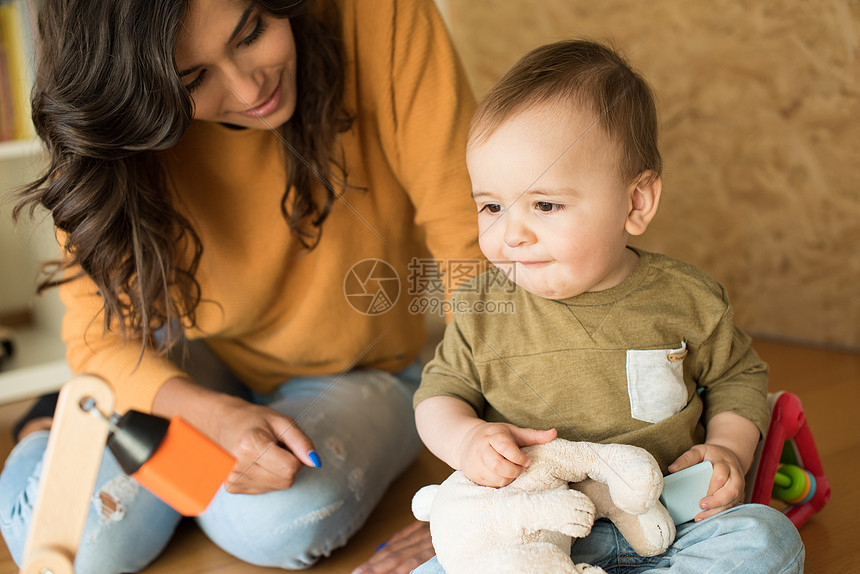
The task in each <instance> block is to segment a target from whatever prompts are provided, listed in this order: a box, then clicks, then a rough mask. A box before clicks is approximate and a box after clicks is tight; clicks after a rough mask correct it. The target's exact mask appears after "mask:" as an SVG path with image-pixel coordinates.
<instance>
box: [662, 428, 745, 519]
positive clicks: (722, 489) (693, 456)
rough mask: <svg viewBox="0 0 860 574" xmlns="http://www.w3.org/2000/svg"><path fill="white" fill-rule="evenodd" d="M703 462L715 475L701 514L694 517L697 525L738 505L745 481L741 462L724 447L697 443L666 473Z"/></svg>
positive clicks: (709, 486)
mask: <svg viewBox="0 0 860 574" xmlns="http://www.w3.org/2000/svg"><path fill="white" fill-rule="evenodd" d="M705 460H707V461H710V462H711V464H712V465H713V466H714V474H713V475H712V476H711V482H710V484H709V485H708V494H707V496H705V497H704V498H703V499H702V500H700V501H699V507H700V508H701V509H702V510H704V512H700V513H699V514H697V515H696V517H695V520H696V522H699V521H701V520H704V519H705V518H707V517H709V516H713V515H714V514H717V513H719V512H722V511H723V510H728V509H729V508H732V507H733V506H737V505H738V504H740V503H741V502H743V497H744V487H745V479H744V471H743V470H742V468H741V463H740V461H738V457H737V456H736V455H735V453H733V452H732V451H731V450H730V449H728V448H726V447H724V446H718V445H713V444H698V445H696V446H694V447H693V448H691V449H690V450H688V451H687V452H685V453H684V454H682V455H681V456H680V457H678V460H676V461H675V462H673V463H672V464H671V465H669V472H678V471H679V470H683V469H685V468H687V467H689V466H693V465H694V464H698V463H700V462H702V461H705Z"/></svg>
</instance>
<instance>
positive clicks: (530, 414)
mask: <svg viewBox="0 0 860 574" xmlns="http://www.w3.org/2000/svg"><path fill="white" fill-rule="evenodd" d="M657 124H658V120H657V114H656V108H655V105H654V101H653V96H652V93H651V89H650V88H649V86H648V84H647V83H646V82H645V81H644V80H643V79H642V78H641V77H640V76H639V75H638V74H637V73H636V72H634V71H633V70H632V69H631V68H630V67H629V65H628V64H627V63H626V62H625V61H624V59H623V58H621V57H620V56H619V55H618V54H616V53H615V52H613V51H612V50H611V49H609V48H607V47H605V46H602V45H600V44H596V43H593V42H586V41H567V42H560V43H556V44H552V45H549V46H544V47H541V48H538V49H536V50H534V51H533V52H531V53H530V54H528V55H526V56H525V57H524V58H523V59H522V60H521V61H520V62H519V63H517V64H516V65H515V66H514V68H513V69H512V70H511V71H510V72H508V74H506V75H505V77H504V78H502V80H501V81H500V82H499V83H498V84H497V85H496V86H495V87H494V88H493V89H492V90H491V91H490V92H489V94H488V95H487V96H486V98H485V99H484V100H483V102H482V103H481V105H480V107H479V109H478V111H477V113H476V115H475V117H474V119H473V121H472V126H471V132H470V135H469V143H468V149H467V156H466V157H467V164H468V168H469V173H470V175H471V178H472V189H473V193H472V197H473V198H474V200H475V204H476V206H477V212H478V223H479V232H480V237H479V243H480V246H481V250H482V251H483V253H484V255H485V256H486V257H487V259H489V260H490V261H492V262H493V264H494V266H495V268H494V269H492V270H490V271H488V272H486V273H484V274H482V275H480V276H479V277H477V278H476V279H475V280H473V281H472V282H470V283H467V284H466V285H464V286H463V287H461V288H460V290H459V291H458V292H457V293H456V294H455V295H454V300H455V304H452V308H453V309H454V310H455V312H454V314H453V316H452V319H451V322H450V324H449V325H448V327H447V330H446V332H445V337H444V340H443V341H442V343H441V344H440V345H439V347H438V349H437V351H436V356H435V358H434V359H433V360H432V361H431V362H430V363H428V365H427V366H426V368H425V370H424V374H423V378H422V383H421V387H420V388H419V390H418V392H417V393H416V395H415V399H414V404H415V407H416V422H417V425H418V430H419V433H420V435H421V438H422V439H423V441H424V443H425V444H426V445H427V447H428V448H429V449H430V450H431V451H432V452H433V453H434V454H436V455H437V456H438V457H439V458H441V459H442V460H443V461H445V462H446V463H448V464H449V465H450V466H451V467H452V468H454V469H457V470H462V471H463V472H464V473H465V474H466V476H468V477H469V478H470V479H472V480H473V481H474V482H476V483H478V484H481V485H485V486H493V487H498V486H503V485H505V484H508V483H509V482H511V481H512V480H513V479H514V478H516V477H517V476H518V475H519V474H520V473H521V472H522V471H523V470H524V469H525V468H526V467H527V466H528V464H529V460H528V457H526V456H525V455H524V454H523V453H522V452H521V451H520V447H523V446H527V445H531V444H538V443H543V442H547V441H550V440H552V439H553V438H555V436H561V437H563V438H565V439H568V440H587V441H594V442H617V443H627V444H634V445H636V446H640V447H642V448H645V449H646V450H648V451H649V452H650V453H651V454H652V455H653V456H654V457H655V459H656V460H657V462H658V463H659V464H660V466H661V467H662V469H663V471H664V472H666V471H668V472H677V471H679V470H681V469H683V468H686V467H689V466H691V465H693V464H696V463H699V462H702V461H705V460H707V461H710V462H711V463H712V464H713V468H714V472H713V477H712V479H711V482H710V485H709V489H708V494H707V496H705V497H704V498H703V499H702V500H701V501H700V507H701V509H702V512H700V513H699V514H698V515H697V516H696V517H695V520H694V521H691V522H688V523H686V524H683V525H680V526H679V527H678V537H677V539H676V542H675V544H674V545H673V546H671V547H670V549H669V550H668V551H667V552H666V553H665V554H663V555H660V556H657V557H653V558H638V557H637V556H636V554H635V553H633V552H632V551H631V550H630V548H629V547H628V546H627V545H626V541H625V540H624V538H623V536H621V535H620V534H619V533H618V532H617V531H616V530H615V529H614V526H613V525H612V524H611V523H610V522H608V521H603V520H601V521H598V522H597V523H596V524H595V526H594V528H593V530H592V533H591V534H590V535H589V536H588V537H587V538H586V539H583V540H580V541H577V543H576V544H575V545H574V548H573V554H574V556H573V559H574V562H577V563H579V562H587V563H590V564H594V565H596V566H600V567H602V568H604V569H606V570H607V571H611V569H612V568H613V566H614V565H615V564H617V563H618V561H627V562H626V563H632V564H634V565H637V564H638V565H641V567H642V568H643V569H645V568H669V567H674V568H683V567H684V566H686V567H687V568H688V569H689V571H697V572H701V571H704V570H709V571H715V572H716V571H719V572H728V571H733V570H735V569H738V568H740V570H738V571H743V572H795V571H797V572H801V571H802V567H803V558H804V549H803V545H802V543H801V541H800V538H799V536H798V534H797V531H796V529H795V528H794V526H793V525H792V524H791V522H790V521H788V520H787V519H786V518H785V517H784V516H783V515H782V514H781V513H779V512H777V511H775V510H773V509H772V508H770V507H766V506H760V505H740V503H741V502H742V497H743V494H744V475H745V473H746V471H747V470H748V469H749V467H750V465H751V463H752V461H753V457H754V455H755V449H756V446H757V444H758V441H759V439H760V437H761V436H762V434H763V433H764V432H765V431H766V429H767V425H768V420H769V408H768V403H767V366H766V365H765V364H764V363H763V362H762V361H761V360H760V359H759V357H758V355H757V354H756V353H755V351H754V350H753V349H752V348H751V347H750V339H749V337H748V336H747V335H745V334H744V333H743V332H741V331H740V330H739V329H737V328H736V327H735V326H734V324H733V321H732V308H731V306H730V304H729V300H728V297H727V295H726V292H725V289H724V288H723V287H722V286H721V285H719V284H718V283H717V282H716V281H714V280H713V279H712V278H711V277H709V276H708V275H707V274H706V273H704V272H703V271H701V270H699V269H697V268H696V267H693V266H691V265H688V264H686V263H682V262H680V261H677V260H675V259H672V258H669V257H666V256H664V255H660V254H656V253H649V252H646V251H643V250H640V249H635V248H632V247H630V246H628V245H627V243H628V239H629V237H630V236H631V235H641V234H642V233H644V232H645V230H646V229H647V227H648V225H649V224H650V223H651V221H652V220H653V218H654V216H655V214H656V213H657V208H658V206H659V204H660V198H661V193H662V179H661V171H662V158H661V155H660V151H659V148H658V145H657ZM489 302H493V303H494V304H493V305H488V303H489ZM486 309H507V310H511V309H512V310H513V312H506V313H488V312H483V313H480V312H478V311H480V310H486ZM537 429H547V430H537ZM739 505H740V506H739ZM631 561H632V562H631ZM742 563H743V567H740V566H739V565H740V564H742ZM439 571H441V569H440V567H439V566H438V564H435V563H434V561H431V562H429V563H427V564H426V565H424V566H422V567H421V568H419V569H418V570H417V572H420V573H422V574H424V573H430V572H439ZM631 571H634V570H631ZM685 571H686V570H685Z"/></svg>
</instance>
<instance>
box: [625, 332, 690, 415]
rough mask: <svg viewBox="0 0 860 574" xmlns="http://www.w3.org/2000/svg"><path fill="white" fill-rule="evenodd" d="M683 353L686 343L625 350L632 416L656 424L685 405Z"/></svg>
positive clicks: (685, 389)
mask: <svg viewBox="0 0 860 574" xmlns="http://www.w3.org/2000/svg"><path fill="white" fill-rule="evenodd" d="M686 356H687V343H686V342H682V343H681V348H679V349H655V350H649V351H636V350H629V351H627V394H628V395H629V396H630V415H631V416H632V417H633V418H634V419H636V420H640V421H645V422H648V423H658V422H660V421H662V420H663V419H667V418H669V417H671V416H672V415H674V414H676V413H678V412H680V411H681V409H683V408H684V407H685V406H686V405H687V386H686V385H685V384H684V357H686Z"/></svg>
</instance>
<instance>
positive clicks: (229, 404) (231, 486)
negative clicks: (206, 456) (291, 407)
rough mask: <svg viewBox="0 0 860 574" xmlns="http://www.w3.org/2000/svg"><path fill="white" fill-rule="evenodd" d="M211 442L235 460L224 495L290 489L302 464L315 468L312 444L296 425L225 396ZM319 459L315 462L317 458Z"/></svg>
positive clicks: (255, 406) (269, 412)
mask: <svg viewBox="0 0 860 574" xmlns="http://www.w3.org/2000/svg"><path fill="white" fill-rule="evenodd" d="M217 418H218V426H217V431H216V434H215V435H214V438H215V441H216V442H217V443H218V444H220V445H221V446H223V447H224V448H225V449H226V450H227V452H229V453H230V454H232V455H233V456H234V457H236V465H235V466H234V467H233V471H232V472H231V473H230V475H229V476H228V477H227V480H226V481H225V483H224V486H225V488H226V489H227V492H231V493H234V494H260V493H263V492H270V491H273V490H284V489H287V488H290V487H291V486H292V485H293V482H294V481H295V477H296V474H297V473H298V472H299V470H301V468H302V465H306V466H310V467H314V466H316V465H315V464H314V462H313V460H312V457H313V456H316V455H311V454H310V453H312V452H315V451H314V445H313V442H312V441H311V439H310V438H308V436H307V435H306V434H305V433H304V432H302V430H301V429H300V428H299V426H298V425H297V424H296V422H295V421H294V420H293V419H291V418H290V417H288V416H285V415H282V414H281V413H279V412H277V411H275V410H272V409H270V408H268V407H263V406H259V405H254V404H251V403H249V402H247V401H244V400H242V399H239V398H236V397H229V396H225V397H224V400H223V402H222V405H221V408H220V411H219V414H218V417H217ZM317 460H319V459H317Z"/></svg>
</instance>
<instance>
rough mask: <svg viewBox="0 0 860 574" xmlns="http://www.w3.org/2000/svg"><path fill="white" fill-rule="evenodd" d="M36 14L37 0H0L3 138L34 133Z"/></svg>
mask: <svg viewBox="0 0 860 574" xmlns="http://www.w3.org/2000/svg"><path fill="white" fill-rule="evenodd" d="M35 14H36V5H35V0H5V1H4V0H0V141H7V140H21V139H30V138H33V137H34V136H35V133H34V131H33V122H32V119H31V117H30V88H31V86H32V85H33V71H34V68H35V65H34V57H33V38H34V37H35V27H36V22H35Z"/></svg>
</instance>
